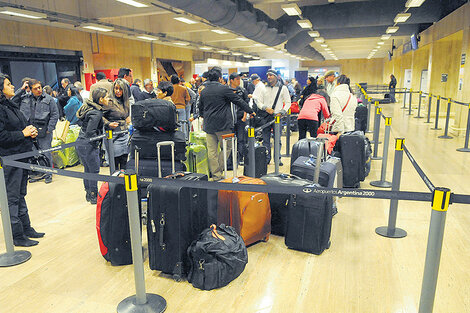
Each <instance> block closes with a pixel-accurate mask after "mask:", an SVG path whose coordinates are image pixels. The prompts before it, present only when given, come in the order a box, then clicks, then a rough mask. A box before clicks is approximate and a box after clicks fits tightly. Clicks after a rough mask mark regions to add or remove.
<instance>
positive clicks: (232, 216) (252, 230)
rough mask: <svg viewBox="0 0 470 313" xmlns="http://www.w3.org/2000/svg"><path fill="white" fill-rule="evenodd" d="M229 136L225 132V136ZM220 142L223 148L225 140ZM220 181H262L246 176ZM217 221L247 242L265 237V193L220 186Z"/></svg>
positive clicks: (268, 222) (267, 222) (268, 225)
mask: <svg viewBox="0 0 470 313" xmlns="http://www.w3.org/2000/svg"><path fill="white" fill-rule="evenodd" d="M224 137H225V136H224ZM230 137H231V136H227V137H226V138H230ZM226 138H224V140H225V139H226ZM232 138H233V137H232ZM234 141H235V140H233V142H234ZM233 142H232V143H233ZM223 146H224V148H225V147H226V145H225V144H224V145H223ZM234 146H235V145H234ZM223 150H225V149H223ZM235 155H236V154H235ZM234 163H235V164H234V169H235V170H234V173H235V175H236V166H237V165H236V160H235V162H234ZM225 173H227V171H225ZM221 182H222V183H239V184H253V185H265V184H266V183H265V182H264V181H262V180H261V179H258V178H251V177H246V176H238V177H235V178H226V179H224V180H222V181H221ZM217 223H218V224H219V225H220V224H222V223H223V224H225V225H230V226H232V227H234V228H235V230H236V231H237V233H238V234H239V235H240V236H241V237H242V238H243V241H244V242H245V245H247V246H248V245H251V244H253V243H255V242H257V241H260V240H263V241H268V240H269V235H270V233H271V206H270V204H269V197H268V194H267V193H260V192H248V191H225V190H220V191H219V195H218V206H217Z"/></svg>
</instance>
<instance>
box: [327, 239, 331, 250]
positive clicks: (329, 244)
mask: <svg viewBox="0 0 470 313" xmlns="http://www.w3.org/2000/svg"><path fill="white" fill-rule="evenodd" d="M330 247H331V240H328V246H327V247H326V248H327V249H330Z"/></svg>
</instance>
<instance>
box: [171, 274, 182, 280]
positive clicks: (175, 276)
mask: <svg viewBox="0 0 470 313" xmlns="http://www.w3.org/2000/svg"><path fill="white" fill-rule="evenodd" d="M173 280H174V281H176V282H180V281H181V280H182V277H181V275H179V274H173Z"/></svg>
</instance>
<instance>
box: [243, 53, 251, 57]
mask: <svg viewBox="0 0 470 313" xmlns="http://www.w3.org/2000/svg"><path fill="white" fill-rule="evenodd" d="M243 57H245V58H252V56H251V55H250V54H244V55H243Z"/></svg>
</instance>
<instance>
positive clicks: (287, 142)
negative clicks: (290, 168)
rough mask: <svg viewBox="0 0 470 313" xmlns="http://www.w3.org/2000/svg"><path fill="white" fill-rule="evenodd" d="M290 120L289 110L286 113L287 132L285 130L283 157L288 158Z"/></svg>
mask: <svg viewBox="0 0 470 313" xmlns="http://www.w3.org/2000/svg"><path fill="white" fill-rule="evenodd" d="M290 119H291V111H290V109H289V110H288V111H287V130H286V154H285V155H284V156H286V157H289V156H290V134H291V132H290Z"/></svg>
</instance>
